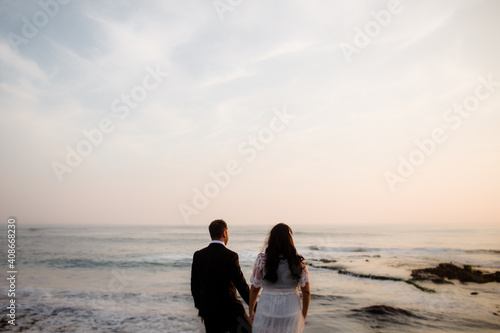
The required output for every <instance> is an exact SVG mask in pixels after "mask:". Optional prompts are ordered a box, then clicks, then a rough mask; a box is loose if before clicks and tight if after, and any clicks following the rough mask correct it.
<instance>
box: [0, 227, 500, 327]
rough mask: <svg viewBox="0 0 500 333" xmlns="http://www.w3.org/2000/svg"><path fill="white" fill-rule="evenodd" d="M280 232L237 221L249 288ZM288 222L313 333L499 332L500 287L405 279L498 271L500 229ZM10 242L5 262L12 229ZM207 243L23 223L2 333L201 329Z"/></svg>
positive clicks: (189, 231) (194, 233)
mask: <svg viewBox="0 0 500 333" xmlns="http://www.w3.org/2000/svg"><path fill="white" fill-rule="evenodd" d="M271 227H272V226H271V225H269V226H238V225H231V223H230V224H229V235H230V239H229V243H228V247H229V248H230V249H232V250H233V251H236V252H237V253H238V254H239V258H240V264H241V268H242V271H243V273H244V275H245V277H246V278H247V281H248V280H249V278H250V276H251V272H252V268H253V264H254V261H255V258H256V257H257V254H258V253H259V252H260V251H262V249H263V248H264V245H265V239H266V236H267V234H268V232H269V230H270V228H271ZM291 227H292V229H293V231H294V234H293V236H294V241H295V245H296V247H297V249H298V251H299V253H301V254H302V255H303V256H304V257H305V258H306V261H307V262H308V264H309V272H310V279H311V291H312V300H311V306H310V309H309V315H308V318H307V321H306V328H305V330H304V331H305V332H497V331H500V284H499V283H487V284H475V283H465V284H463V283H460V282H459V281H452V282H453V284H444V285H437V284H434V283H432V282H417V286H415V285H413V284H408V283H405V280H409V279H410V274H411V270H412V269H416V268H424V267H434V266H436V265H437V264H439V263H441V262H452V263H454V264H457V265H459V266H460V265H463V264H467V265H472V266H474V267H475V268H477V269H480V270H483V271H485V272H492V271H496V270H500V227H498V226H492V225H468V226H466V225H460V226H457V225H452V226H451V225H446V226H440V225H433V226H430V225H417V226H415V225H411V226H409V225H391V226H381V225H376V226H375V225H371V226H370V225H368V226H340V225H334V224H330V225H318V226H311V225H308V226H300V225H296V226H294V225H291ZM1 237H2V238H1V239H2V254H3V257H4V258H5V262H7V261H6V260H7V246H6V239H7V237H6V230H5V231H3V232H2V234H1ZM209 241H210V238H209V235H208V228H207V226H205V225H196V226H195V225H184V226H35V225H33V226H23V225H18V230H17V242H16V246H17V251H18V253H17V270H18V274H17V281H16V288H17V290H16V305H17V309H16V316H17V318H16V326H11V325H9V324H8V323H7V318H6V316H5V314H6V313H7V312H6V306H7V302H8V298H7V292H6V291H7V289H8V288H7V287H8V285H7V280H6V279H5V277H4V278H2V283H1V285H0V287H1V288H2V289H1V290H3V291H4V292H2V294H1V295H0V301H1V304H3V305H4V306H2V308H4V310H3V312H2V319H1V322H0V329H2V330H5V331H13V332H20V331H22V332H204V329H203V324H201V322H200V319H199V317H197V311H196V309H195V308H194V303H193V300H192V297H191V294H190V271H191V262H192V255H193V253H194V252H195V251H196V250H199V249H201V248H203V247H205V246H207V245H208V243H209ZM4 267H5V268H4V269H3V270H2V274H3V276H4V275H5V274H6V271H7V269H6V265H5V266H4ZM339 271H341V272H348V273H352V274H339ZM370 275H371V276H376V277H379V278H380V277H387V279H386V280H382V279H374V278H369V276H370ZM418 287H421V288H418Z"/></svg>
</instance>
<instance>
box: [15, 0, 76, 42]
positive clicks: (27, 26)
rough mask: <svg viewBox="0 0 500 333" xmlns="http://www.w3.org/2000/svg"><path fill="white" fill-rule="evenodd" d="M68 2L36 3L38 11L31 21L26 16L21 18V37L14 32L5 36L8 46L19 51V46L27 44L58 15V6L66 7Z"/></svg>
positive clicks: (63, 0)
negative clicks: (38, 7)
mask: <svg viewBox="0 0 500 333" xmlns="http://www.w3.org/2000/svg"><path fill="white" fill-rule="evenodd" d="M69 2H70V0H57V1H56V0H46V1H43V0H40V1H38V6H40V10H38V11H37V12H35V14H33V16H32V17H31V19H29V18H27V17H26V16H23V17H22V18H21V21H22V22H23V25H22V28H21V35H19V34H16V33H14V32H9V33H8V34H7V39H8V40H9V43H10V46H11V47H12V48H13V49H14V50H16V51H17V50H19V45H21V44H28V43H29V42H30V40H32V39H33V38H35V37H36V36H37V35H38V33H39V32H40V30H41V29H42V28H43V27H45V26H46V25H47V24H48V23H49V22H50V19H52V18H54V17H55V16H56V15H57V14H58V13H59V10H60V5H66V4H68V3H69Z"/></svg>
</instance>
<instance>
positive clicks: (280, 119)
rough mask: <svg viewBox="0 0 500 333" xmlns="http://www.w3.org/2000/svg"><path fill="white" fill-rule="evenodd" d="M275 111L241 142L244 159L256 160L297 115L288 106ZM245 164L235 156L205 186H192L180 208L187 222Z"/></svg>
mask: <svg viewBox="0 0 500 333" xmlns="http://www.w3.org/2000/svg"><path fill="white" fill-rule="evenodd" d="M273 114H274V115H273V117H272V118H271V119H270V120H269V122H268V124H267V126H265V127H263V128H261V129H260V130H258V131H257V132H256V133H254V134H251V135H249V136H248V137H247V138H246V139H245V140H243V141H241V142H240V143H239V144H238V147H237V152H238V154H239V155H240V156H242V157H244V162H246V163H251V162H253V161H254V160H255V159H256V158H257V156H258V154H259V152H260V151H263V150H264V149H266V148H267V147H268V146H269V145H270V144H271V142H273V141H274V139H275V137H276V135H277V134H279V133H281V132H283V131H284V130H285V129H286V128H287V127H288V125H289V124H290V121H291V120H293V119H295V118H296V115H294V114H291V113H288V112H287V110H286V107H283V110H279V109H275V110H273ZM242 164H243V163H241V162H239V161H238V160H236V159H232V160H230V161H228V162H226V164H225V168H224V169H223V170H220V171H217V172H214V171H211V172H209V173H208V176H209V177H210V180H209V181H208V182H206V183H205V184H204V185H203V186H201V187H195V188H194V189H193V197H192V199H191V200H190V204H185V203H181V204H179V211H180V213H181V215H182V218H183V219H184V222H185V223H186V224H189V223H190V222H191V217H192V216H193V215H199V214H200V212H201V211H202V210H204V209H206V208H207V207H208V206H209V205H210V200H212V199H215V198H216V197H217V196H219V194H220V193H221V192H222V190H224V189H226V188H227V187H228V186H229V184H230V183H231V180H232V179H233V178H234V177H235V176H237V175H239V174H241V172H242V171H243V166H242Z"/></svg>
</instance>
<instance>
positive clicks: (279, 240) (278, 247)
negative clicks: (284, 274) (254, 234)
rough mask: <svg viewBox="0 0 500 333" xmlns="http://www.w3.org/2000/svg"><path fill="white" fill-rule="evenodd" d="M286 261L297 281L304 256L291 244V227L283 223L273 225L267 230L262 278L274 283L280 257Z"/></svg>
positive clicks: (276, 278)
mask: <svg viewBox="0 0 500 333" xmlns="http://www.w3.org/2000/svg"><path fill="white" fill-rule="evenodd" d="M282 258H283V259H286V260H287V261H288V267H289V268H290V271H291V272H292V276H293V278H295V279H296V280H297V281H298V280H299V279H300V276H301V274H302V262H303V260H304V258H303V257H302V256H301V255H299V254H298V253H297V249H295V245H294V244H293V238H292V229H290V227H289V226H288V225H286V224H284V223H279V224H277V225H275V226H274V227H273V228H272V229H271V231H270V232H269V237H268V240H267V248H266V275H265V276H264V279H266V280H268V281H270V282H272V283H275V282H276V281H278V265H279V262H280V259H282Z"/></svg>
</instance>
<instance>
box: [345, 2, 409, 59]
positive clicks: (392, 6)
mask: <svg viewBox="0 0 500 333" xmlns="http://www.w3.org/2000/svg"><path fill="white" fill-rule="evenodd" d="M402 11H403V7H402V6H401V4H400V3H399V1H398V0H390V1H389V2H388V3H387V9H382V10H380V11H378V12H375V11H372V12H371V16H372V17H373V20H370V21H368V22H367V23H366V24H365V27H364V29H363V30H362V29H360V28H359V27H356V28H354V32H355V33H356V34H355V35H354V38H353V44H354V45H351V44H349V43H346V42H342V43H340V45H339V47H340V50H341V51H342V54H343V55H344V58H345V59H346V60H347V63H351V61H352V59H351V58H352V56H353V55H354V54H359V53H361V50H362V49H364V48H365V47H367V46H368V45H370V43H371V42H372V40H373V39H374V38H377V37H378V36H379V35H380V33H381V32H382V29H383V28H386V27H387V26H389V24H390V23H391V21H392V17H393V16H395V15H399V14H401V12H402Z"/></svg>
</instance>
